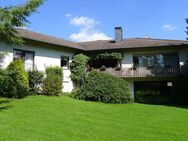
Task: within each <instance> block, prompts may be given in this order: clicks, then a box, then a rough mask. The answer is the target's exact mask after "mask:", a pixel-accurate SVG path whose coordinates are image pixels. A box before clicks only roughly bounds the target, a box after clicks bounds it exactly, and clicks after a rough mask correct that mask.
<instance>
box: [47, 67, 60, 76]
mask: <svg viewBox="0 0 188 141" xmlns="http://www.w3.org/2000/svg"><path fill="white" fill-rule="evenodd" d="M46 74H47V75H57V76H59V77H61V79H62V78H63V70H62V68H61V67H58V66H56V67H47V68H46Z"/></svg>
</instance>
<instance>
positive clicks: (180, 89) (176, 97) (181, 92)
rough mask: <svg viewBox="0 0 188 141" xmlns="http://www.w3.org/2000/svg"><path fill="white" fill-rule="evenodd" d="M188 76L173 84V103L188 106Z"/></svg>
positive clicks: (177, 79) (178, 79) (181, 77)
mask: <svg viewBox="0 0 188 141" xmlns="http://www.w3.org/2000/svg"><path fill="white" fill-rule="evenodd" d="M187 86H188V76H179V77H177V78H176V79H175V81H174V83H173V90H172V97H171V99H172V103H173V104H178V105H188V88H187Z"/></svg>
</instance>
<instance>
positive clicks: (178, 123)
mask: <svg viewBox="0 0 188 141" xmlns="http://www.w3.org/2000/svg"><path fill="white" fill-rule="evenodd" d="M0 103H1V104H0V140H2V141H59V140H61V141H187V140H188V109H186V108H176V107H168V106H155V105H144V104H127V105H126V104H125V105H112V104H102V103H92V102H84V101H79V100H74V99H71V98H69V97H66V96H64V97H63V96H62V97H45V96H31V97H27V98H25V99H21V100H10V101H9V100H8V101H7V100H5V99H2V98H1V99H0Z"/></svg>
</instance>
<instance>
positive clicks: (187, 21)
mask: <svg viewBox="0 0 188 141" xmlns="http://www.w3.org/2000/svg"><path fill="white" fill-rule="evenodd" d="M186 23H187V24H188V18H187V19H186ZM186 28H187V31H185V32H186V33H187V35H188V26H187V27H186ZM187 40H188V38H187Z"/></svg>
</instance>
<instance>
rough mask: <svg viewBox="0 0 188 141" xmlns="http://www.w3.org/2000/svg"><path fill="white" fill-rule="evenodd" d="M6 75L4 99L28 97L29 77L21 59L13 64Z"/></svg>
mask: <svg viewBox="0 0 188 141" xmlns="http://www.w3.org/2000/svg"><path fill="white" fill-rule="evenodd" d="M4 75H5V77H4V86H5V88H4V97H8V98H23V97H25V96H27V95H28V89H29V83H28V75H27V72H26V71H25V69H24V64H23V61H22V60H21V59H18V60H15V61H13V62H11V63H10V65H9V66H8V67H7V69H6V72H4Z"/></svg>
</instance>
